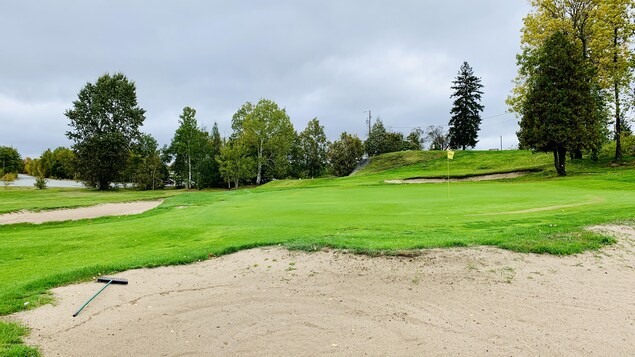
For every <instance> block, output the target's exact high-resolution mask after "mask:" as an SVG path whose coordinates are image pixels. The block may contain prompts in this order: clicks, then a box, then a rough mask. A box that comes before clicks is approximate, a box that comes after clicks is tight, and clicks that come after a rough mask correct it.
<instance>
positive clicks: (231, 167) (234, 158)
mask: <svg viewBox="0 0 635 357" xmlns="http://www.w3.org/2000/svg"><path fill="white" fill-rule="evenodd" d="M217 161H218V163H219V170H220V174H221V176H222V178H223V179H224V180H225V182H227V183H228V186H230V187H231V184H232V183H233V184H234V188H238V184H239V183H240V181H244V180H249V179H253V177H254V167H255V166H256V162H255V160H254V158H253V157H251V156H250V153H249V150H248V148H247V146H246V145H245V144H244V143H243V142H242V140H241V139H231V140H229V141H228V142H227V143H225V145H223V146H222V147H221V149H220V155H219V156H218V157H217Z"/></svg>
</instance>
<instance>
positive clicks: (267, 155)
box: [232, 99, 295, 185]
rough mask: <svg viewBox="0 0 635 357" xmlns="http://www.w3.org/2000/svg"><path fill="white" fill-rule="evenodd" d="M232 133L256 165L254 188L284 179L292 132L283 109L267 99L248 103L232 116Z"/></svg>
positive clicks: (291, 142) (293, 131)
mask: <svg viewBox="0 0 635 357" xmlns="http://www.w3.org/2000/svg"><path fill="white" fill-rule="evenodd" d="M232 129H233V130H234V133H233V136H234V137H235V138H238V139H240V140H241V143H242V144H244V145H245V147H246V149H247V150H248V151H249V152H250V153H251V155H252V156H253V158H254V161H255V162H256V166H255V171H256V174H255V176H256V184H257V185H260V184H261V183H262V182H263V180H264V179H273V178H276V177H284V176H285V175H286V173H287V171H288V169H289V154H290V151H291V147H292V145H293V141H294V137H295V130H294V129H293V125H292V124H291V120H290V119H289V116H288V115H287V113H286V111H285V110H284V109H280V108H279V107H278V105H277V104H276V103H275V102H273V101H271V100H268V99H261V100H260V101H258V104H256V105H253V104H252V103H250V102H247V103H245V104H244V105H243V106H242V107H241V108H240V109H238V111H237V112H236V114H234V116H233V118H232Z"/></svg>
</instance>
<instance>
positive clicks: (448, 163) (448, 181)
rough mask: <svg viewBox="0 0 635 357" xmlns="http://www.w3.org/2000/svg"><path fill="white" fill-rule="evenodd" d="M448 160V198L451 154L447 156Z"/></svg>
mask: <svg viewBox="0 0 635 357" xmlns="http://www.w3.org/2000/svg"><path fill="white" fill-rule="evenodd" d="M446 161H447V162H448V198H450V156H448V157H447V160H446Z"/></svg>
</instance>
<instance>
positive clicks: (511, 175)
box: [384, 171, 527, 183]
mask: <svg viewBox="0 0 635 357" xmlns="http://www.w3.org/2000/svg"><path fill="white" fill-rule="evenodd" d="M524 175H527V172H526V171H518V172H507V173H504V174H491V175H479V176H470V177H450V182H461V181H492V180H501V179H509V178H516V177H520V176H524ZM384 182H385V183H442V182H448V179H447V178H416V179H405V180H385V181H384Z"/></svg>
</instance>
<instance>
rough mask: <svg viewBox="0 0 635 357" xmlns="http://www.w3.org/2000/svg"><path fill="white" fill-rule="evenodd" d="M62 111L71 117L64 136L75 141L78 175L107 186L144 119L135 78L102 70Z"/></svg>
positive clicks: (120, 167)
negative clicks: (71, 104) (105, 72)
mask: <svg viewBox="0 0 635 357" xmlns="http://www.w3.org/2000/svg"><path fill="white" fill-rule="evenodd" d="M64 114H65V115H66V117H68V119H69V120H70V124H69V125H70V127H71V130H70V131H68V132H66V136H67V137H68V138H69V139H70V140H72V141H73V142H74V144H73V151H74V152H75V155H76V159H77V172H78V175H79V178H80V179H81V180H82V181H84V183H85V184H86V185H87V186H89V187H94V188H97V189H99V190H108V189H110V184H111V183H112V182H113V181H115V180H116V179H117V178H118V177H119V176H120V174H121V172H122V170H123V169H125V167H126V164H127V160H128V156H129V152H130V149H131V145H133V144H134V143H136V142H137V140H138V138H139V135H140V133H139V128H140V127H141V125H142V124H143V121H144V120H145V110H144V109H142V108H140V107H139V105H138V104H137V94H136V89H135V84H134V82H131V81H129V80H128V78H126V76H124V75H123V74H121V73H116V74H114V75H110V74H105V75H103V76H101V77H99V78H98V79H97V81H96V82H95V83H94V84H93V83H87V84H86V85H85V86H84V88H82V89H81V90H80V92H79V95H78V99H77V100H76V101H74V102H73V108H72V109H69V110H67V111H66V112H65V113H64Z"/></svg>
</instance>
